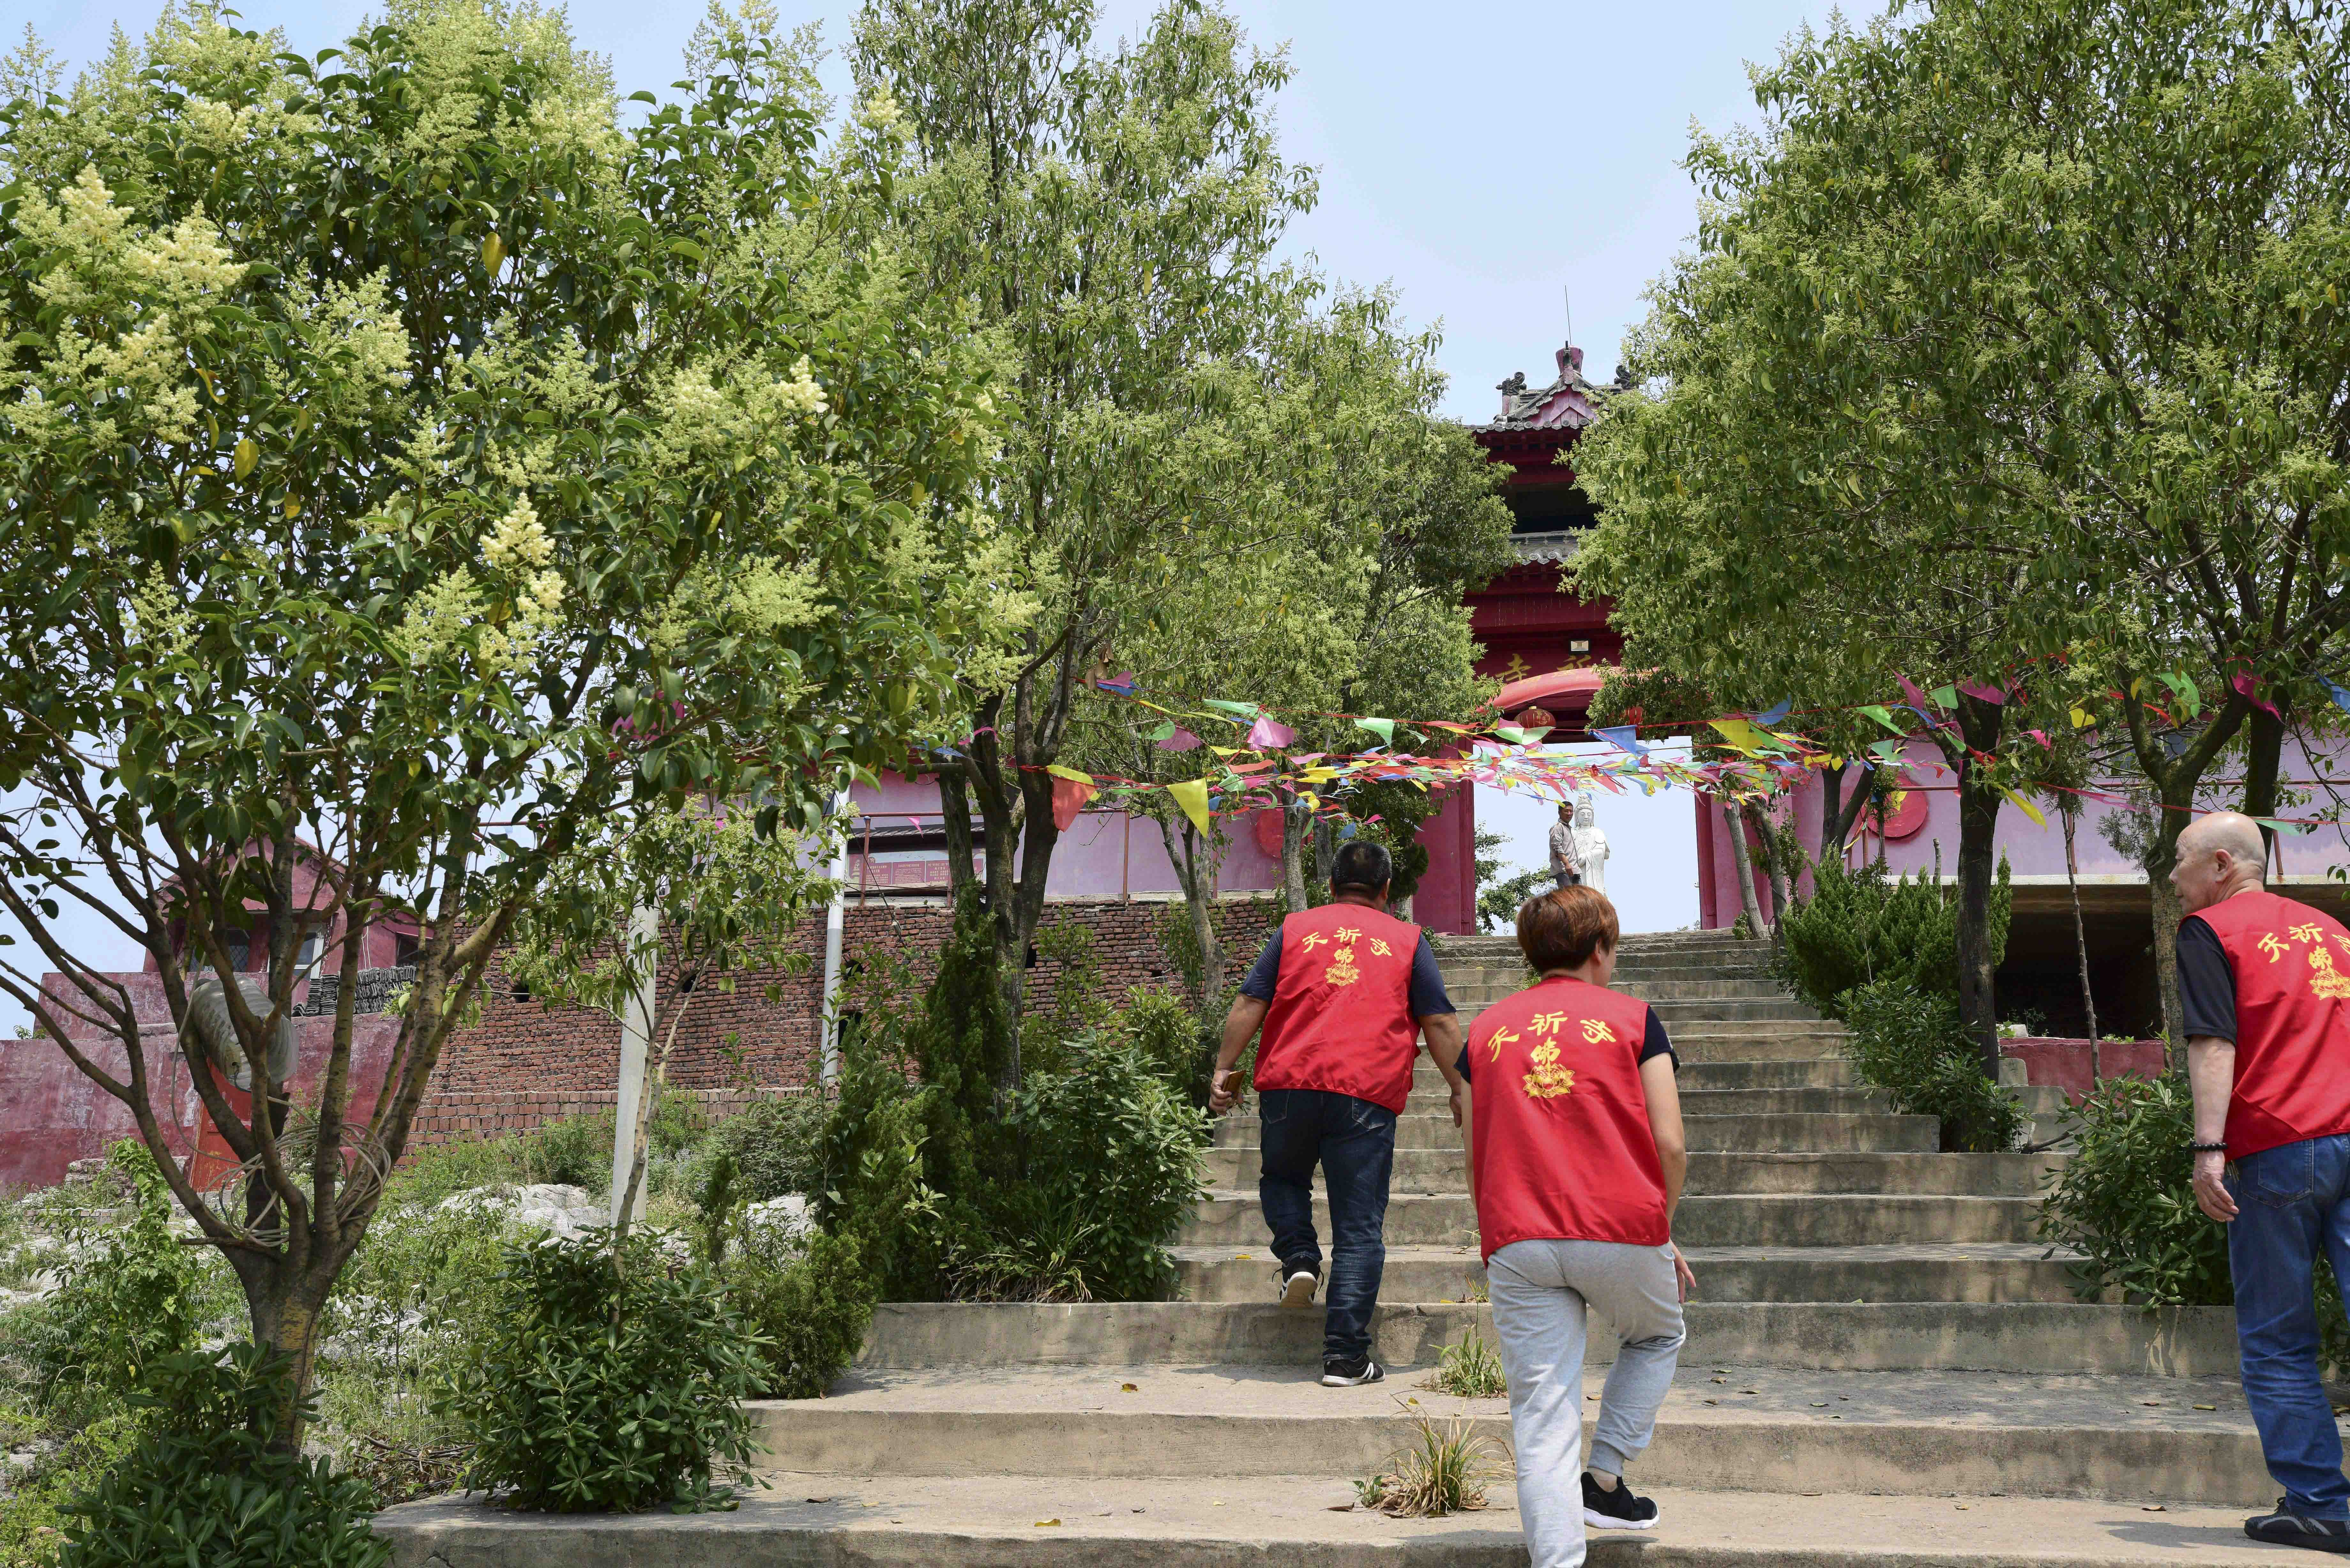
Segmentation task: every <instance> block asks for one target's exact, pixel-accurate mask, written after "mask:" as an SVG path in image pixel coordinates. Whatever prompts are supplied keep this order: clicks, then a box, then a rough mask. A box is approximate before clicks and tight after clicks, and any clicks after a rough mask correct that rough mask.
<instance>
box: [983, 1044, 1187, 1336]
mask: <svg viewBox="0 0 2350 1568" xmlns="http://www.w3.org/2000/svg"><path fill="white" fill-rule="evenodd" d="M1067 1059H1068V1063H1069V1066H1068V1070H1067V1071H1066V1072H1062V1073H1052V1074H1040V1075H1037V1076H1036V1077H1035V1078H1032V1079H1030V1080H1029V1081H1028V1082H1027V1083H1025V1084H1024V1085H1022V1086H1021V1089H1020V1093H1019V1094H1018V1096H1015V1098H1014V1101H1013V1105H1012V1110H1011V1116H1010V1117H1009V1119H1010V1122H1011V1124H1012V1126H1013V1127H1014V1128H1015V1129H1016V1130H1017V1131H1019V1132H1020V1133H1021V1134H1022V1135H1023V1139H1024V1143H1025V1146H1026V1152H1027V1159H1028V1179H1027V1181H1026V1182H1025V1183H1024V1184H1023V1185H1022V1186H1021V1187H1020V1188H1019V1189H1016V1190H1015V1191H1014V1192H1013V1193H1009V1194H1006V1195H1005V1197H1006V1198H1007V1199H1010V1200H1011V1201H1010V1202H1009V1203H1008V1204H1007V1209H1008V1210H1009V1212H1008V1213H1007V1214H1005V1215H1004V1216H1003V1218H1004V1219H1005V1220H1009V1221H1010V1222H1009V1223H1002V1222H999V1223H998V1224H997V1225H996V1226H994V1227H993V1229H994V1231H995V1232H996V1234H997V1235H998V1236H1000V1237H1011V1238H1020V1237H1027V1236H1051V1235H1056V1234H1057V1235H1061V1236H1066V1237H1072V1238H1082V1239H1083V1245H1082V1247H1080V1248H1078V1249H1076V1250H1075V1251H1074V1252H1073V1254H1072V1256H1073V1263H1074V1266H1073V1268H1072V1269H1070V1270H1069V1271H1067V1272H1069V1273H1070V1274H1071V1275H1072V1276H1073V1277H1074V1279H1075V1281H1076V1288H1077V1291H1078V1293H1079V1294H1078V1295H1077V1299H1080V1300H1095V1301H1157V1300H1164V1299H1165V1298H1166V1297H1167V1295H1168V1294H1169V1293H1170V1292H1171V1290H1172V1288H1173V1286H1174V1283H1175V1262H1174V1259H1173V1257H1172V1256H1171V1255H1170V1253H1169V1252H1168V1251H1167V1242H1168V1241H1169V1239H1170V1238H1171V1237H1172V1236H1173V1235H1174V1234H1175V1232H1176V1231H1178V1230H1179V1229H1180V1228H1181V1226H1182V1224H1183V1221H1184V1220H1186V1219H1188V1218H1189V1217H1190V1215H1191V1212H1192V1210H1193V1209H1194V1208H1195V1207H1196V1206H1197V1205H1198V1202H1199V1199H1200V1196H1201V1191H1202V1188H1201V1181H1200V1151H1201V1148H1203V1147H1206V1144H1207V1141H1208V1120H1207V1117H1206V1116H1203V1115H1202V1114H1201V1112H1200V1111H1199V1110H1197V1109H1196V1108H1194V1107H1193V1106H1191V1103H1190V1101H1189V1100H1188V1099H1186V1098H1184V1097H1182V1096H1179V1095H1178V1094H1177V1093H1176V1092H1175V1090H1174V1089H1173V1088H1172V1087H1170V1085H1168V1084H1167V1082H1166V1081H1165V1080H1164V1079H1162V1078H1161V1077H1159V1075H1158V1074H1157V1073H1156V1072H1154V1071H1153V1070H1152V1068H1151V1065H1150V1064H1149V1062H1148V1061H1147V1060H1145V1058H1144V1057H1143V1056H1142V1055H1141V1054H1140V1053H1139V1052H1137V1051H1135V1050H1134V1049H1132V1048H1131V1047H1130V1046H1128V1045H1126V1044H1124V1043H1122V1042H1118V1041H1115V1040H1102V1039H1098V1038H1091V1037H1080V1038H1078V1039H1076V1040H1072V1041H1071V1042H1069V1044H1068V1046H1067Z"/></svg>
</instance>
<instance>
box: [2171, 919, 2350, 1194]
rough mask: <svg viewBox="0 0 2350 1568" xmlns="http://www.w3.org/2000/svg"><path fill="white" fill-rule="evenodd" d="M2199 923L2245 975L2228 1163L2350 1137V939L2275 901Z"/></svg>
mask: <svg viewBox="0 0 2350 1568" xmlns="http://www.w3.org/2000/svg"><path fill="white" fill-rule="evenodd" d="M2195 915H2196V918H2198V919H2201V920H2202V921H2203V923H2204V924H2206V925H2208V926H2210V928H2211V929H2212V931H2213V933H2214V934H2215V935H2217V936H2218V937H2219V939H2220V948H2221V950H2224V951H2225V952H2226V953H2227V955H2228V967H2229V968H2230V969H2231V970H2233V971H2235V976H2236V1087H2235V1094H2234V1095H2233V1096H2232V1097H2230V1100H2229V1102H2228V1158H2230V1159H2241V1158H2244V1157H2245V1156H2246V1155H2248V1154H2258V1153H2260V1152H2261V1150H2262V1149H2264V1148H2275V1147H2278V1146H2279V1145H2280V1144H2288V1143H2300V1142H2302V1141H2303V1140H2305V1139H2308V1138H2314V1137H2329V1136H2331V1135H2332V1134H2334V1133H2340V1132H2350V931H2345V929H2343V928H2342V923H2341V922H2340V921H2339V920H2336V919H2334V917H2333V916H2331V915H2328V914H2325V913H2324V912H2323V911H2321V910H2317V909H2311V908H2310V907H2309V906H2308V905H2306V904H2296V903H2294V902H2293V900H2292V899H2291V898H2279V897H2278V896H2277V895H2276V894H2274V893H2265V892H2263V893H2239V894H2237V895H2236V896H2235V897H2234V898H2222V899H2220V901H2219V902H2218V903H2216V904H2214V905H2212V906H2211V907H2210V909H2198V910H2197V911H2196V912H2195Z"/></svg>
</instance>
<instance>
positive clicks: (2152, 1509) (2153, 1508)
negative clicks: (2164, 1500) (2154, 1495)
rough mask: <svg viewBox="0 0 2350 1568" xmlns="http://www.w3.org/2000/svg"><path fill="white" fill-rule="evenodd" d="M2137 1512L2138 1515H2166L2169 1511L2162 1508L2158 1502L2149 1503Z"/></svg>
mask: <svg viewBox="0 0 2350 1568" xmlns="http://www.w3.org/2000/svg"><path fill="white" fill-rule="evenodd" d="M2138 1511H2139V1512H2140V1513H2168V1512H2169V1510H2168V1509H2167V1508H2165V1507H2163V1506H2162V1504H2160V1503H2158V1502H2149V1503H2147V1504H2145V1505H2144V1506H2142V1507H2141V1508H2139V1510H2138Z"/></svg>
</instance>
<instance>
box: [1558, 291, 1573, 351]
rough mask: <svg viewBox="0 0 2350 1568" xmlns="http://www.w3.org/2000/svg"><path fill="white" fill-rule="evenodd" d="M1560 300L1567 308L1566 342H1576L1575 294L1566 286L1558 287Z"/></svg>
mask: <svg viewBox="0 0 2350 1568" xmlns="http://www.w3.org/2000/svg"><path fill="white" fill-rule="evenodd" d="M1558 299H1559V303H1560V304H1561V305H1564V306H1565V307H1566V340H1567V341H1568V342H1569V343H1572V342H1574V341H1575V292H1574V290H1572V289H1570V288H1569V287H1568V286H1566V285H1565V284H1560V285H1559V286H1558Z"/></svg>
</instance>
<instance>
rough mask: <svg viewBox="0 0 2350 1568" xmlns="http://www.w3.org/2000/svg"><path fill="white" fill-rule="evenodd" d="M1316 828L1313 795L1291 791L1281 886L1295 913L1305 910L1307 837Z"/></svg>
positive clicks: (1285, 819) (1283, 812) (1283, 825)
mask: <svg viewBox="0 0 2350 1568" xmlns="http://www.w3.org/2000/svg"><path fill="white" fill-rule="evenodd" d="M1313 831H1314V801H1313V797H1312V796H1310V795H1292V796H1291V797H1290V798H1289V799H1288V800H1287V801H1286V802H1284V804H1283V806H1282V810H1281V890H1282V896H1283V897H1284V898H1286V899H1287V900H1288V903H1289V912H1290V913H1291V914H1293V915H1297V914H1303V913H1305V838H1306V835H1308V834H1310V833H1312V832H1313Z"/></svg>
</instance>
